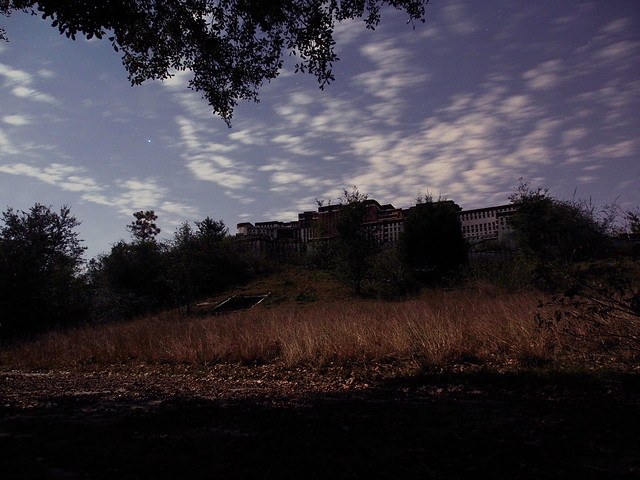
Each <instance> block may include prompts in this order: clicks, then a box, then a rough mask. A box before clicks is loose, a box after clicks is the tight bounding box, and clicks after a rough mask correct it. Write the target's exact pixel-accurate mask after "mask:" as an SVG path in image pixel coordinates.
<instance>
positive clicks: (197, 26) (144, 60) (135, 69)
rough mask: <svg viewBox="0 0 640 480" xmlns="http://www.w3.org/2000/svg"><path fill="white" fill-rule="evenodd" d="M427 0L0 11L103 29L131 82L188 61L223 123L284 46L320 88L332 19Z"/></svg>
mask: <svg viewBox="0 0 640 480" xmlns="http://www.w3.org/2000/svg"><path fill="white" fill-rule="evenodd" d="M428 1H429V0H391V1H383V0H343V1H340V2H338V1H326V0H322V1H317V0H224V1H209V0H156V1H153V2H146V1H142V0H100V1H95V0H66V1H60V0H40V1H37V2H36V1H34V0H7V1H2V2H1V3H0V14H4V15H8V14H10V13H11V12H12V11H14V10H25V11H32V12H34V13H36V12H37V13H38V14H39V15H41V16H42V18H44V19H51V20H52V24H51V25H52V26H53V27H55V28H57V29H58V30H59V31H60V33H61V34H65V35H66V36H67V37H69V38H72V39H74V40H75V38H76V35H84V36H86V37H87V38H89V39H90V38H93V37H94V36H95V37H97V38H102V37H103V36H107V37H108V39H109V41H110V42H111V44H112V45H113V48H114V49H115V50H116V51H122V53H123V57H122V63H123V64H124V66H125V68H126V69H127V71H128V73H129V80H130V81H131V83H132V84H136V85H137V84H141V83H143V82H144V81H145V80H158V79H160V80H163V79H166V78H168V77H170V76H171V75H172V72H173V71H175V70H190V71H192V72H193V78H192V79H191V80H190V81H189V87H190V88H192V89H194V90H196V91H200V92H202V93H203V96H204V97H205V98H206V99H207V100H208V102H209V104H210V105H211V106H212V107H213V112H214V113H215V114H217V115H220V116H221V117H222V118H223V119H224V120H225V121H226V122H227V123H229V121H230V119H231V116H232V114H233V110H234V108H235V106H236V105H237V103H238V101H239V100H254V101H257V99H258V89H259V88H260V87H261V86H262V85H263V84H264V83H265V82H268V81H270V80H272V79H274V78H276V77H277V76H278V73H279V71H280V69H281V68H282V66H283V63H284V57H285V56H295V57H297V59H298V61H297V63H296V65H295V69H296V71H300V72H306V73H310V74H311V75H314V76H315V77H316V78H317V79H318V82H319V83H320V87H321V88H323V87H324V86H325V85H326V84H328V83H329V82H331V81H332V80H333V79H334V77H333V73H332V65H333V62H335V61H337V60H338V57H337V55H336V53H335V51H334V48H335V47H334V46H335V40H334V27H335V23H336V22H340V21H343V20H348V19H358V18H362V19H364V23H365V26H366V28H370V29H373V28H374V27H376V26H377V25H378V23H379V22H380V19H381V13H380V9H381V6H382V5H385V4H386V5H390V6H392V7H394V8H396V9H398V10H405V11H406V12H407V14H408V17H409V21H411V22H413V21H424V13H425V6H426V5H427V3H428ZM2 38H4V31H3V30H1V29H0V39H2Z"/></svg>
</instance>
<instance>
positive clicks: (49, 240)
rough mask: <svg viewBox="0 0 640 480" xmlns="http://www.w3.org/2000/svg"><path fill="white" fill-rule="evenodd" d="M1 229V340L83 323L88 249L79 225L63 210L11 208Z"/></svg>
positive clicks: (39, 207)
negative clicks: (82, 272)
mask: <svg viewBox="0 0 640 480" xmlns="http://www.w3.org/2000/svg"><path fill="white" fill-rule="evenodd" d="M2 222H3V225H2V227H0V324H1V325H0V336H2V337H8V336H12V335H22V334H30V333H35V332H38V331H42V330H45V329H50V328H53V327H56V326H59V325H69V324H72V323H75V322H77V321H80V320H81V319H82V317H83V314H84V306H85V305H84V294H85V291H84V288H83V284H82V282H81V280H80V278H79V276H78V274H79V271H80V268H81V266H82V262H83V260H82V256H83V252H84V250H85V248H84V247H82V246H81V240H79V239H78V234H77V232H76V231H75V229H76V227H77V226H78V225H79V224H80V222H78V221H77V220H76V218H75V217H74V216H73V215H71V213H70V209H69V207H67V206H63V207H62V208H61V209H60V211H59V212H58V213H56V212H54V211H52V210H51V207H46V206H44V205H40V204H37V203H36V204H35V205H34V206H33V207H31V208H30V209H29V211H27V212H25V211H20V212H16V211H14V210H13V209H11V208H9V209H7V210H6V211H5V212H3V213H2Z"/></svg>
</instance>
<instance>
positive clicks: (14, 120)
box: [2, 115, 31, 127]
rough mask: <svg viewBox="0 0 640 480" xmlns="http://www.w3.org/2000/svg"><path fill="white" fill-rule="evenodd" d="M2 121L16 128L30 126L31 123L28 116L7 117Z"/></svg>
mask: <svg viewBox="0 0 640 480" xmlns="http://www.w3.org/2000/svg"><path fill="white" fill-rule="evenodd" d="M2 121H3V122H4V123H8V124H9V125H14V126H16V127H20V126H22V125H29V124H30V123H31V121H30V120H29V117H28V116H27V115H5V116H4V117H2Z"/></svg>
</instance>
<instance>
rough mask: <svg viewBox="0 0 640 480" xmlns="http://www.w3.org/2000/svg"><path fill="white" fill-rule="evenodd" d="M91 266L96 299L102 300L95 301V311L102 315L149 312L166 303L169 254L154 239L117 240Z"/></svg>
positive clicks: (127, 315)
mask: <svg viewBox="0 0 640 480" xmlns="http://www.w3.org/2000/svg"><path fill="white" fill-rule="evenodd" d="M90 267H91V275H90V276H91V278H92V280H93V286H94V288H95V289H96V290H98V292H99V295H98V297H97V299H98V300H102V301H103V302H104V303H101V304H99V305H97V307H98V314H99V316H101V317H103V318H105V319H108V320H110V319H118V318H123V317H130V316H133V315H139V314H143V313H149V312H152V311H154V310H156V309H158V308H160V307H161V306H166V305H167V303H168V301H167V300H168V299H169V298H170V292H171V286H170V282H169V264H168V258H167V254H166V251H165V249H164V248H163V246H162V245H160V244H158V243H157V242H155V241H153V242H151V241H146V242H137V243H136V242H132V243H126V242H124V241H120V242H118V243H116V244H115V245H113V246H112V247H111V251H110V252H109V253H108V254H106V255H102V256H100V257H98V259H97V260H96V261H95V262H92V264H91V265H90Z"/></svg>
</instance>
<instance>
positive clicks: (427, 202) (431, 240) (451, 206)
mask: <svg viewBox="0 0 640 480" xmlns="http://www.w3.org/2000/svg"><path fill="white" fill-rule="evenodd" d="M399 250H400V252H401V255H402V257H403V258H404V261H405V262H406V264H407V265H408V266H409V268H411V269H413V270H419V271H423V272H433V275H434V276H435V277H436V278H438V277H442V276H443V275H445V274H446V273H448V272H451V271H454V270H456V269H458V268H459V267H460V266H461V265H463V264H464V263H465V262H466V258H467V245H466V242H465V240H464V236H463V235H462V228H461V226H460V220H459V218H458V208H457V206H456V204H455V203H453V202H452V201H450V200H445V199H443V198H439V199H438V200H437V201H434V200H433V199H432V198H431V196H429V195H425V196H424V197H420V198H418V202H417V204H416V205H415V206H414V207H412V208H410V209H409V214H408V216H407V218H406V219H405V222H404V231H403V233H402V235H401V237H400V242H399Z"/></svg>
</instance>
